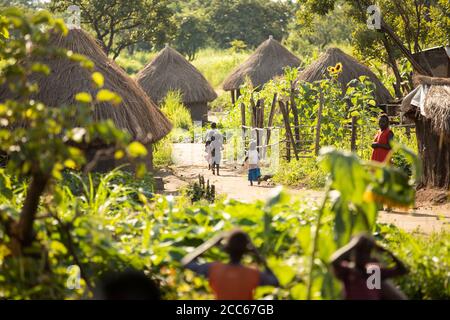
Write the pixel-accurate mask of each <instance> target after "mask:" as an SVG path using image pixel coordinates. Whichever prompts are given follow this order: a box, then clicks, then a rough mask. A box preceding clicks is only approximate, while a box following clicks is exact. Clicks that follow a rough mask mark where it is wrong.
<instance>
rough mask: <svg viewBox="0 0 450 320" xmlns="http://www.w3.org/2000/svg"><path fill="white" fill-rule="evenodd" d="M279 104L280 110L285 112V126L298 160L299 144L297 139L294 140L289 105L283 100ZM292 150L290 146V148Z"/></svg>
mask: <svg viewBox="0 0 450 320" xmlns="http://www.w3.org/2000/svg"><path fill="white" fill-rule="evenodd" d="M279 105H280V110H281V113H282V114H283V120H284V126H285V128H286V132H287V135H288V137H289V140H290V141H291V143H292V146H293V148H294V155H295V159H296V160H298V159H299V158H298V150H297V146H296V145H295V141H294V136H293V134H292V130H291V126H290V125H289V112H288V110H289V109H288V106H285V104H284V102H283V101H279ZM289 150H290V148H289Z"/></svg>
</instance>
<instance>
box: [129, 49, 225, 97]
mask: <svg viewBox="0 0 450 320" xmlns="http://www.w3.org/2000/svg"><path fill="white" fill-rule="evenodd" d="M136 80H137V82H138V83H139V84H140V86H141V87H142V88H143V89H144V91H145V92H146V93H147V94H148V95H149V96H150V97H151V98H152V99H154V101H156V102H158V103H160V102H162V100H164V98H165V97H166V95H167V93H168V92H169V91H179V92H180V93H181V95H182V101H183V103H184V104H189V103H196V102H209V101H213V100H214V99H216V98H217V94H216V92H215V91H214V89H213V88H212V87H211V85H210V84H209V82H208V80H206V79H205V77H204V76H203V75H202V74H201V73H200V71H198V70H197V68H195V67H194V66H193V65H192V64H191V63H190V62H189V61H187V60H186V59H185V58H184V57H183V56H182V55H181V54H180V53H178V52H177V51H176V50H174V49H172V48H171V47H169V46H166V47H165V48H164V49H163V50H161V52H160V53H159V54H158V55H157V56H156V57H155V58H154V59H153V60H152V61H151V62H150V63H149V64H147V65H146V66H145V67H144V69H142V70H141V71H140V72H139V73H138V74H137V76H136Z"/></svg>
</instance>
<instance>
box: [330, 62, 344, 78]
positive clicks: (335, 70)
mask: <svg viewBox="0 0 450 320" xmlns="http://www.w3.org/2000/svg"><path fill="white" fill-rule="evenodd" d="M327 70H328V72H329V73H330V74H331V75H338V74H339V73H341V72H342V63H340V62H338V63H337V64H336V65H335V66H334V67H333V66H329V67H328V68H327Z"/></svg>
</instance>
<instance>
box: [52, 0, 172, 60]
mask: <svg viewBox="0 0 450 320" xmlns="http://www.w3.org/2000/svg"><path fill="white" fill-rule="evenodd" d="M169 3H170V1H169V0H136V1H117V0H53V1H52V3H51V4H50V9H51V10H53V11H56V12H63V11H65V10H67V8H68V7H69V6H71V5H76V6H78V7H79V8H80V9H81V22H82V23H83V24H85V25H87V26H89V28H91V29H92V30H93V32H94V34H95V35H96V37H97V39H98V40H99V41H100V43H101V45H102V47H103V49H104V50H105V52H106V53H107V54H108V55H112V57H113V59H116V58H117V57H118V56H119V54H120V53H121V51H122V50H123V49H125V48H127V47H130V46H132V45H135V44H137V43H140V42H149V43H151V44H152V48H155V47H161V46H162V45H163V44H164V43H165V42H167V40H168V39H169V37H170V36H171V35H172V34H173V32H174V31H175V29H174V28H175V26H174V23H173V20H172V15H173V12H172V10H171V9H170V8H169Z"/></svg>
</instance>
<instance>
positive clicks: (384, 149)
mask: <svg viewBox="0 0 450 320" xmlns="http://www.w3.org/2000/svg"><path fill="white" fill-rule="evenodd" d="M378 125H379V126H380V130H378V132H377V134H376V135H375V140H374V142H373V143H372V148H373V152H372V157H371V160H373V161H377V162H385V161H386V159H387V158H388V155H389V152H391V149H392V147H391V145H390V143H391V141H392V139H394V133H393V132H392V131H391V129H390V128H389V117H388V116H387V115H386V114H382V115H381V116H380V118H379V119H378Z"/></svg>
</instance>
